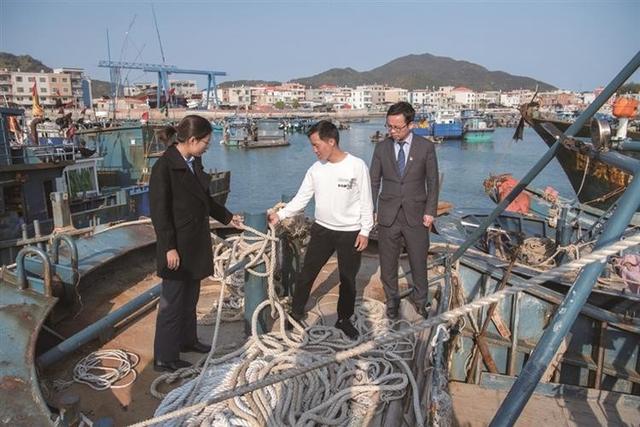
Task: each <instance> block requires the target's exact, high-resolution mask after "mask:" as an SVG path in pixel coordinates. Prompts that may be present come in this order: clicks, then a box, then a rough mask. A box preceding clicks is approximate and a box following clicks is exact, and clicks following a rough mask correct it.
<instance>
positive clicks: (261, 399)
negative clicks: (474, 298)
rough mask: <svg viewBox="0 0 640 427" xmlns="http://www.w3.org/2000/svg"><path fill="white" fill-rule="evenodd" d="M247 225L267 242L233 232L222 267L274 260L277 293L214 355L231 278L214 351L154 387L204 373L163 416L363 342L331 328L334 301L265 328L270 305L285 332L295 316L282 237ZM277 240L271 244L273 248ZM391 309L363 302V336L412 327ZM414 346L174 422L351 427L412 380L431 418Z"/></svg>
mask: <svg viewBox="0 0 640 427" xmlns="http://www.w3.org/2000/svg"><path fill="white" fill-rule="evenodd" d="M246 229H247V230H248V231H250V232H251V233H253V234H255V235H257V236H258V237H259V238H260V240H258V238H252V239H250V241H249V243H247V241H246V240H245V237H244V236H242V237H238V236H235V237H232V238H231V239H230V240H231V241H232V242H233V243H232V244H231V245H228V244H227V245H226V246H227V250H226V252H223V253H224V254H225V256H224V257H223V256H221V257H220V258H219V259H224V260H225V262H220V264H218V265H217V267H216V268H217V269H219V270H218V271H224V270H225V268H224V266H225V265H229V264H230V263H231V264H233V263H236V262H239V261H240V260H242V259H243V258H244V257H247V256H249V257H250V258H251V260H250V261H249V264H248V265H247V269H248V271H250V272H252V274H253V272H254V271H255V270H254V269H253V268H252V267H254V266H256V265H257V264H259V263H260V262H264V263H265V264H266V270H267V272H266V273H258V274H259V275H261V276H262V277H264V276H266V277H267V283H268V296H269V299H268V300H267V301H264V302H262V303H261V304H260V305H259V306H258V308H257V309H256V311H255V312H254V314H253V318H252V335H251V337H250V338H249V340H248V341H247V342H246V343H245V344H244V345H243V346H242V347H241V348H239V349H238V350H236V351H233V352H232V353H230V354H227V355H224V356H222V357H218V358H213V357H212V354H213V353H214V352H215V344H216V341H217V334H218V329H219V323H220V320H221V317H220V316H219V315H220V314H221V313H222V310H223V305H222V300H223V299H224V292H225V287H226V286H225V284H226V282H225V281H224V280H223V281H222V289H221V293H220V296H219V301H218V305H217V313H218V317H217V319H216V328H215V330H214V340H213V344H214V345H213V347H212V351H211V353H210V355H209V356H207V358H206V360H204V359H203V361H201V363H199V364H198V366H196V367H192V368H186V369H184V370H180V371H177V372H175V373H171V374H166V375H163V376H162V377H160V378H158V379H156V381H154V383H153V385H152V393H153V394H154V395H155V396H163V395H162V394H161V393H159V392H158V391H157V386H158V385H159V384H160V383H161V382H173V381H175V380H177V379H180V378H188V377H190V376H193V375H194V374H198V377H197V378H195V379H193V380H192V381H190V382H187V383H185V384H183V385H182V386H180V387H179V388H177V389H175V390H173V391H171V392H170V393H169V394H168V395H167V396H166V397H165V399H164V401H163V402H162V403H161V405H160V406H159V407H158V409H157V410H156V415H162V414H164V413H167V412H170V411H173V410H176V409H179V408H181V407H182V406H184V405H185V404H191V403H193V402H200V401H203V400H205V399H206V398H207V397H208V396H210V395H212V394H214V393H217V392H220V391H222V390H226V389H233V388H236V387H239V386H243V385H245V384H247V383H252V382H255V381H260V380H264V379H265V378H267V377H269V376H271V375H273V374H274V373H280V372H286V371H287V370H289V369H291V368H294V367H296V366H304V365H307V364H312V363H316V362H317V361H318V360H320V359H321V358H323V357H324V356H326V355H331V354H336V353H338V352H340V351H342V350H344V349H349V348H352V347H354V346H356V345H357V343H358V341H355V342H354V341H351V340H349V339H348V338H347V337H346V336H344V334H343V333H342V332H341V331H339V330H338V329H336V328H333V327H329V326H324V323H325V322H324V321H325V316H324V314H323V313H322V310H321V308H322V306H323V305H326V304H332V305H335V301H331V302H329V303H323V302H322V301H321V302H320V303H319V304H318V305H317V306H316V308H315V309H314V310H313V313H314V314H315V316H316V317H317V318H318V323H317V324H315V325H313V326H310V327H308V328H306V329H305V328H303V327H302V326H301V325H299V324H298V323H296V322H294V321H293V319H289V320H290V321H291V322H292V323H293V325H294V329H295V331H294V332H271V333H269V334H262V335H259V334H258V333H257V323H258V318H259V314H260V312H261V311H262V310H264V309H266V308H270V309H271V315H272V317H274V319H278V320H279V322H280V331H285V328H284V326H285V325H284V322H285V318H286V317H287V315H286V312H285V309H284V307H283V305H282V304H281V303H280V302H279V301H278V298H277V294H276V292H275V281H274V280H273V270H274V268H273V267H274V265H275V262H274V261H273V259H272V258H273V255H274V254H275V242H276V240H277V239H275V238H274V237H273V236H274V234H275V232H274V230H273V228H272V229H270V231H269V232H268V233H267V234H263V233H260V232H258V231H257V230H254V229H251V228H250V227H246ZM269 242H270V243H271V247H270V250H268V249H267V245H268V244H269ZM270 258H271V259H270ZM327 297H328V296H327ZM327 297H325V298H327ZM384 310H385V309H384V304H382V303H380V302H378V301H374V300H368V299H366V300H360V301H359V304H358V305H357V306H356V314H355V322H354V323H355V326H356V328H358V330H359V331H360V333H361V338H360V341H362V340H366V339H369V338H372V337H374V336H377V335H384V334H386V333H387V332H389V331H390V330H392V329H391V328H393V327H395V328H398V327H400V328H401V327H403V326H408V323H407V322H405V321H400V322H390V321H389V320H387V319H386V317H385V315H384ZM414 350H415V339H414V337H413V335H410V336H407V337H405V338H403V339H401V340H398V341H395V342H392V343H388V344H386V345H384V346H381V347H380V348H378V349H373V350H372V351H370V352H368V353H367V354H365V355H361V356H360V357H359V358H357V359H351V360H349V361H346V362H345V363H344V364H342V365H340V366H337V367H335V368H334V367H325V368H323V369H320V370H317V371H312V372H309V373H307V375H305V376H304V377H298V378H294V379H291V380H289V381H287V382H284V383H282V384H278V385H275V386H272V387H266V388H264V389H262V390H259V391H256V392H255V393H252V394H250V395H246V396H238V397H236V398H235V399H234V400H233V401H230V402H228V403H224V402H223V403H220V404H217V405H212V406H209V407H207V408H205V409H203V410H201V411H198V412H194V413H193V414H191V415H190V416H189V417H187V418H186V419H177V420H174V424H173V425H181V424H186V425H201V424H205V425H250V426H261V425H278V426H279V425H289V424H291V425H293V424H302V425H304V424H307V423H312V424H315V423H320V424H332V425H349V423H351V422H352V420H353V419H359V420H362V419H363V418H364V419H367V418H369V419H370V418H372V417H373V416H375V415H376V414H377V413H378V412H380V411H381V410H382V409H383V408H384V407H385V406H384V405H383V404H380V403H384V402H389V401H392V400H397V399H402V398H404V397H405V395H406V393H407V386H411V390H412V397H413V409H414V412H415V415H416V419H417V421H418V422H419V423H420V424H422V423H423V421H424V420H423V416H422V413H421V410H420V403H419V400H418V395H419V393H418V389H417V384H416V381H415V378H414V377H413V374H412V372H411V369H410V367H409V365H408V363H407V362H410V361H411V360H413V358H414ZM165 425H166V423H165Z"/></svg>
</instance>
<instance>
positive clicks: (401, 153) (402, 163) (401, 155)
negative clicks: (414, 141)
mask: <svg viewBox="0 0 640 427" xmlns="http://www.w3.org/2000/svg"><path fill="white" fill-rule="evenodd" d="M404 144H406V142H405V141H398V145H399V146H400V150H398V172H399V173H400V176H402V175H404V167H405V164H406V162H405V157H404Z"/></svg>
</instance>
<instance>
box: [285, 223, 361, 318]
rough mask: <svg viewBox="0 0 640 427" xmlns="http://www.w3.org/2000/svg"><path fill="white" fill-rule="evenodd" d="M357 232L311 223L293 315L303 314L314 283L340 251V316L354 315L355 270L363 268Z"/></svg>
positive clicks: (301, 315) (294, 299)
mask: <svg viewBox="0 0 640 427" xmlns="http://www.w3.org/2000/svg"><path fill="white" fill-rule="evenodd" d="M358 233H360V232H359V231H335V230H329V229H328V228H325V227H323V226H321V225H319V224H317V223H314V224H313V225H312V226H311V240H310V241H309V246H308V247H307V253H306V255H305V257H304V263H303V265H302V272H301V273H300V277H299V278H298V280H297V281H296V286H295V291H294V293H293V303H292V310H291V311H292V312H293V316H294V317H296V318H298V319H301V318H303V317H304V314H305V305H306V304H307V300H308V299H309V292H310V291H311V286H312V285H313V282H314V281H315V280H316V277H318V274H319V273H320V270H321V269H322V267H323V266H324V265H325V264H326V263H327V261H328V260H329V258H330V257H331V255H332V254H333V253H334V252H337V254H338V271H339V273H340V296H339V298H338V318H339V319H348V318H350V317H351V316H352V315H353V311H354V307H355V304H356V274H358V270H360V259H361V253H360V252H358V251H357V250H356V248H355V247H354V245H355V243H356V237H358Z"/></svg>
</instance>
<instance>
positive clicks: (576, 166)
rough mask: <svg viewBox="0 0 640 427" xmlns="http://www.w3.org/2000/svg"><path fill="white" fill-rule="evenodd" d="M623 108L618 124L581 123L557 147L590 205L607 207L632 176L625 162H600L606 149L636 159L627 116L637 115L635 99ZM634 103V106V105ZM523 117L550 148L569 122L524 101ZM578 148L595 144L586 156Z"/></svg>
mask: <svg viewBox="0 0 640 427" xmlns="http://www.w3.org/2000/svg"><path fill="white" fill-rule="evenodd" d="M630 105H631V107H629V108H628V110H625V111H618V113H619V114H618V116H619V118H618V119H619V122H620V125H619V126H618V128H616V129H613V130H612V129H611V126H610V124H609V123H608V121H606V120H603V119H593V121H592V122H591V124H590V126H586V125H585V126H580V127H579V128H578V129H576V131H575V133H576V135H575V136H569V137H566V138H563V140H562V143H561V144H560V145H559V146H558V147H557V152H556V158H557V159H558V162H559V163H560V165H561V166H562V169H563V171H564V172H565V174H566V175H567V178H568V179H569V182H570V183H571V186H572V187H573V189H574V191H575V192H576V195H577V197H578V200H579V201H580V202H582V203H586V204H589V205H591V206H594V207H597V208H601V209H608V208H610V207H611V206H612V205H613V204H615V201H616V200H617V199H618V198H619V196H620V195H621V194H622V192H623V191H624V189H625V188H626V186H627V184H628V183H629V182H630V181H631V177H632V175H631V174H630V173H629V170H628V168H625V167H624V165H617V166H615V165H611V164H607V163H605V162H603V161H601V159H600V156H601V153H602V155H604V156H609V155H610V154H605V153H608V152H611V154H613V153H620V154H622V155H624V156H628V157H629V158H631V159H638V158H640V155H639V154H638V148H637V147H638V146H639V145H640V134H638V133H637V132H636V131H629V130H628V128H627V125H628V122H629V118H630V117H633V116H634V115H635V114H637V102H636V103H635V104H633V103H632V104H630ZM634 105H635V107H634ZM521 112H522V117H523V120H524V121H526V122H527V123H528V124H530V125H531V127H532V128H533V129H534V130H535V131H536V133H537V134H538V135H540V137H541V138H542V140H543V141H544V142H545V143H546V144H547V146H549V147H552V146H554V144H555V143H556V141H557V139H556V138H557V137H559V135H561V134H562V132H563V129H564V130H566V129H568V128H569V126H570V125H571V123H566V122H558V121H557V120H551V119H547V118H545V117H547V116H545V115H544V114H540V112H539V108H538V106H537V104H535V103H533V104H527V105H524V106H523V107H522V108H521ZM577 147H583V148H584V147H594V148H595V150H594V151H595V152H592V153H593V154H591V155H588V154H587V153H586V152H585V151H584V150H578V149H577Z"/></svg>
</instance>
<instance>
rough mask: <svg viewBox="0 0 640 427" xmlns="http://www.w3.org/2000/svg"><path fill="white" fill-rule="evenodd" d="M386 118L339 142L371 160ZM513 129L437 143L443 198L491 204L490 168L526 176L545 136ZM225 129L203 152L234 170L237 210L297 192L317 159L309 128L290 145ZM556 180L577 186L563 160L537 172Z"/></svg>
mask: <svg viewBox="0 0 640 427" xmlns="http://www.w3.org/2000/svg"><path fill="white" fill-rule="evenodd" d="M383 125H384V121H383V119H382V118H380V119H373V120H371V121H370V122H368V123H354V124H352V126H351V129H349V130H344V131H341V132H340V145H341V147H342V148H343V149H344V150H345V151H348V152H349V153H351V154H353V155H355V156H358V157H360V158H362V159H363V160H365V162H366V163H367V164H370V162H371V156H372V154H373V149H374V147H375V144H373V143H371V142H370V141H369V137H370V136H371V135H372V134H373V133H375V131H376V130H380V131H384V127H383ZM512 135H513V129H509V128H500V129H496V131H495V133H494V135H493V140H492V141H491V142H484V143H465V142H463V141H459V140H452V141H445V142H444V143H442V144H439V145H436V152H437V156H438V164H439V168H440V173H441V174H442V175H443V185H442V189H441V192H440V200H446V201H448V202H451V203H453V204H454V206H455V207H456V208H486V207H489V208H490V207H493V206H494V204H493V202H491V200H490V199H489V198H488V197H487V195H486V194H485V193H484V189H483V187H482V181H483V180H484V179H485V178H486V177H488V176H489V174H490V173H493V174H498V173H506V172H509V173H511V174H513V176H514V177H516V178H518V179H519V178H522V177H523V176H524V175H525V174H526V173H527V171H528V170H529V169H530V168H531V166H533V165H534V164H535V162H536V161H537V160H538V159H539V158H540V157H541V156H542V155H543V154H544V152H545V151H546V145H545V144H544V142H543V141H542V139H541V138H540V137H539V136H538V135H537V134H536V133H535V132H534V131H533V130H532V129H529V128H527V129H525V133H524V140H523V141H519V142H514V141H512V139H511V136H512ZM221 136H222V135H221V134H219V133H214V138H213V140H212V141H211V142H212V143H211V148H209V150H208V151H207V152H206V153H205V155H204V158H203V160H204V164H205V168H207V169H217V170H230V171H231V193H230V194H229V198H228V200H227V207H228V208H229V209H230V210H232V211H234V212H248V213H258V212H263V211H264V210H266V209H268V208H270V207H272V206H273V205H274V204H275V203H277V202H278V201H280V199H281V197H282V196H283V195H289V196H293V195H294V194H295V193H296V191H297V189H298V187H299V185H300V183H301V182H302V179H303V177H304V174H305V172H306V170H307V168H309V166H311V164H313V162H315V161H316V157H315V155H314V154H313V152H312V150H311V145H310V144H309V141H308V139H307V137H306V136H305V135H304V134H297V133H296V134H290V135H289V136H288V137H289V139H290V143H291V145H289V146H286V147H274V148H259V149H253V150H243V149H239V148H233V147H225V146H223V145H220V144H219V142H220V139H221ZM547 185H551V186H553V187H554V188H555V189H556V190H558V191H559V192H560V194H561V195H563V196H565V197H573V195H574V192H573V189H572V188H571V185H570V184H569V181H568V179H567V178H566V176H565V175H564V173H563V172H562V169H561V168H560V165H559V164H558V162H557V161H556V160H553V161H552V162H551V163H550V164H549V165H548V166H547V168H546V169H545V170H544V171H543V172H542V173H541V174H540V175H539V176H538V177H537V178H536V180H535V181H534V182H533V186H535V187H539V188H544V187H546V186H547Z"/></svg>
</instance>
